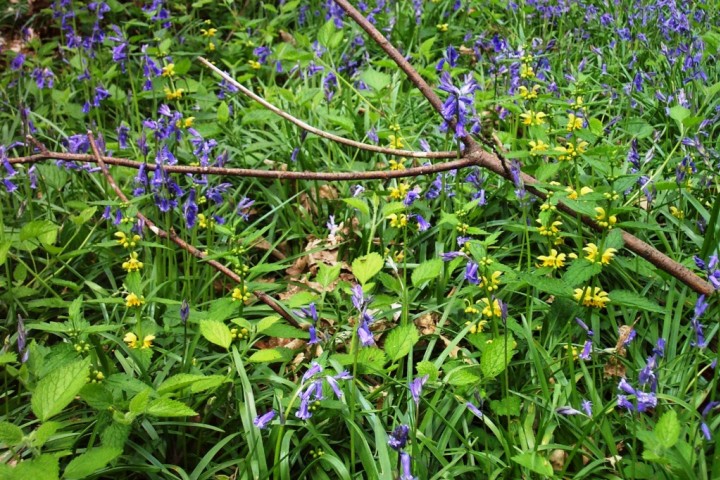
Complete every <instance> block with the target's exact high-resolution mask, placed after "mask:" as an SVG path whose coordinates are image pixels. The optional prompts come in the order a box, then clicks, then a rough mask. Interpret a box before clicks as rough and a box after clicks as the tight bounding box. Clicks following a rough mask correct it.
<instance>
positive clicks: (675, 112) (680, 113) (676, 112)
mask: <svg viewBox="0 0 720 480" xmlns="http://www.w3.org/2000/svg"><path fill="white" fill-rule="evenodd" d="M691 114H692V111H691V110H690V109H689V108H685V107H683V106H682V105H675V106H674V107H672V108H670V118H672V119H673V120H675V121H676V122H680V123H682V121H683V120H685V119H686V118H687V117H689V116H690V115H691Z"/></svg>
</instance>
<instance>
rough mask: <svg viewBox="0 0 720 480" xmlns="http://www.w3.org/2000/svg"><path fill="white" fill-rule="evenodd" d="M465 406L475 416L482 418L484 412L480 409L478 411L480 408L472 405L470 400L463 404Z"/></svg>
mask: <svg viewBox="0 0 720 480" xmlns="http://www.w3.org/2000/svg"><path fill="white" fill-rule="evenodd" d="M465 406H466V407H467V409H468V410H470V411H471V412H472V414H473V415H475V416H476V417H478V418H480V419H482V418H483V417H484V416H485V414H484V413H482V411H480V409H479V408H478V407H476V406H475V405H473V404H472V403H471V402H467V403H466V404H465Z"/></svg>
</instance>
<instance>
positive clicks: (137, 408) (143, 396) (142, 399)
mask: <svg viewBox="0 0 720 480" xmlns="http://www.w3.org/2000/svg"><path fill="white" fill-rule="evenodd" d="M152 394H153V389H152V388H150V387H147V388H145V389H144V390H142V391H141V392H139V393H138V394H137V395H135V396H134V397H133V398H132V400H130V405H129V407H128V408H129V409H130V413H133V414H135V415H140V414H142V413H144V412H145V409H146V408H147V406H148V404H149V403H150V396H151V395H152Z"/></svg>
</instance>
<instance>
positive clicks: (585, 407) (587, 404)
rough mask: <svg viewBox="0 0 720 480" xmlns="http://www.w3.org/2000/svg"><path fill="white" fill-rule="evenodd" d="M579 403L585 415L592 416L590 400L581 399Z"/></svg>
mask: <svg viewBox="0 0 720 480" xmlns="http://www.w3.org/2000/svg"><path fill="white" fill-rule="evenodd" d="M580 405H581V407H580V408H582V410H583V412H585V415H587V416H588V417H592V402H591V401H590V400H583V401H582V402H581V403H580Z"/></svg>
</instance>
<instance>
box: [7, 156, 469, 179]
mask: <svg viewBox="0 0 720 480" xmlns="http://www.w3.org/2000/svg"><path fill="white" fill-rule="evenodd" d="M98 158H100V159H102V161H103V162H105V163H106V164H107V165H116V166H121V167H129V168H134V169H136V170H137V169H138V168H140V166H141V165H143V162H138V161H135V160H130V159H127V158H117V157H107V156H102V155H101V156H100V157H98ZM98 158H96V157H95V156H94V155H88V154H83V153H64V152H50V151H47V150H46V151H45V152H41V153H36V154H35V155H30V156H27V157H15V158H10V159H8V161H9V162H10V163H11V164H17V163H35V162H40V161H43V160H49V159H55V160H64V161H68V162H89V163H98ZM473 164H474V161H473V160H471V159H468V158H460V159H458V160H451V161H449V162H443V163H436V164H433V165H422V166H420V167H411V168H406V169H403V170H369V171H367V172H292V171H283V170H253V169H251V168H220V167H191V166H186V165H163V170H165V171H166V172H171V173H185V174H191V175H221V176H228V177H257V178H277V179H280V180H324V181H328V182H338V181H348V180H387V179H389V178H404V177H417V176H420V175H430V174H433V173H440V172H447V171H449V170H456V169H459V168H465V167H469V166H472V165H473ZM144 165H145V169H146V170H150V171H154V170H155V169H157V166H156V165H155V164H153V163H146V164H144Z"/></svg>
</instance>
